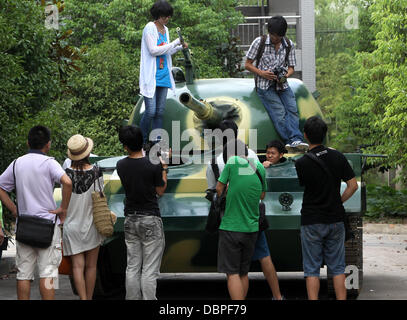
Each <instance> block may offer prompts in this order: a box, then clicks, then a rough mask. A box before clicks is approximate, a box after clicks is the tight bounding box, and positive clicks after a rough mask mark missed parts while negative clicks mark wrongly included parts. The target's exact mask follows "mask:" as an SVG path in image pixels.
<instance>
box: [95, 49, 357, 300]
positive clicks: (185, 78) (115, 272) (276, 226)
mask: <svg viewBox="0 0 407 320" xmlns="http://www.w3.org/2000/svg"><path fill="white" fill-rule="evenodd" d="M183 53H184V58H185V59H184V61H185V70H186V71H185V74H184V72H183V71H182V70H181V69H180V68H174V69H173V75H174V79H175V81H176V90H175V94H174V93H173V92H171V90H169V93H168V97H167V102H166V111H165V114H164V123H163V128H164V129H165V130H166V131H167V132H168V135H169V136H168V139H169V140H168V141H169V146H170V147H171V148H172V150H173V161H172V164H170V167H169V173H168V186H167V189H166V191H165V194H164V195H163V196H162V197H160V199H159V206H160V211H161V216H162V219H163V224H164V230H165V240H166V246H165V252H164V255H163V259H162V264H161V272H162V273H190V272H217V268H216V262H217V240H218V239H217V235H216V234H215V235H213V234H208V233H207V232H206V231H205V224H206V218H207V215H208V211H209V206H210V203H209V202H208V200H206V199H205V195H206V193H205V191H206V189H207V181H206V169H207V165H208V159H210V158H211V157H212V156H213V151H212V147H213V145H211V142H210V141H207V140H206V139H205V130H207V129H216V127H217V125H218V124H219V122H220V121H222V120H223V119H233V120H234V121H235V122H236V123H237V124H238V127H239V138H241V140H243V141H245V142H246V143H247V144H248V145H249V147H250V148H252V149H255V150H257V153H258V156H259V158H260V160H261V161H264V160H265V146H266V144H267V143H268V142H269V141H270V140H273V139H279V138H280V137H279V135H278V134H277V132H276V130H275V129H274V126H273V124H272V122H271V119H270V118H269V116H268V114H267V112H266V110H265V108H264V107H263V104H262V102H261V101H260V99H259V98H258V96H257V94H256V92H255V89H254V82H253V79H252V78H233V79H232V78H229V79H199V80H198V79H195V76H194V72H195V70H194V66H193V63H192V60H191V59H190V54H189V51H188V49H184V50H183ZM288 82H289V85H290V87H291V89H292V90H293V92H294V94H295V97H296V101H297V105H298V108H299V115H300V129H301V130H303V125H304V122H305V120H306V119H307V118H308V117H310V116H313V115H318V116H321V117H322V113H321V110H320V108H319V106H318V104H317V102H316V101H315V100H314V98H313V96H312V95H311V94H310V92H309V91H308V89H307V88H306V87H305V85H304V84H303V82H302V81H300V80H298V79H292V78H290V79H288ZM144 111H145V105H144V101H143V98H142V97H140V98H139V100H138V102H137V104H136V105H135V107H134V110H133V112H132V114H131V115H130V118H129V120H128V121H127V123H128V124H135V125H138V124H139V123H140V120H141V117H142V116H143V113H144ZM253 129H256V130H257V131H254V130H253ZM185 133H187V134H185ZM183 134H185V136H183ZM178 137H181V139H179V138H178ZM188 145H189V146H188ZM185 148H186V149H188V150H189V152H181V150H185ZM215 150H216V151H215V152H216V153H219V152H221V149H220V148H219V146H215ZM286 156H287V157H288V159H289V161H286V162H285V163H282V164H279V165H276V166H273V167H270V168H267V169H266V180H267V184H268V192H267V194H266V197H265V199H264V203H265V205H266V216H267V219H268V222H269V225H270V228H269V230H267V231H266V237H267V240H268V244H269V247H270V248H271V250H270V251H271V254H272V259H273V262H274V264H275V267H276V269H277V271H302V270H303V269H302V268H303V267H302V254H301V242H300V210H301V203H302V196H303V188H302V187H300V185H299V183H298V178H297V174H296V170H295V166H294V160H295V159H296V158H298V157H300V156H301V155H295V154H288V155H286ZM123 157H124V155H123V156H120V157H111V158H106V159H103V158H94V159H95V160H96V161H97V162H98V165H99V166H100V168H102V170H103V174H104V180H105V193H106V195H107V199H108V203H109V207H110V209H111V210H112V211H113V212H115V213H116V215H117V216H118V219H117V223H116V225H115V232H114V235H113V236H112V237H110V238H109V239H107V240H106V241H105V243H104V245H103V246H102V247H101V250H100V254H99V261H98V278H97V285H96V289H95V290H96V291H95V295H108V294H111V293H113V292H116V291H121V292H122V291H123V290H124V283H125V282H124V279H125V270H126V246H125V242H124V229H123V224H124V214H123V212H124V190H123V187H122V185H121V183H120V179H119V177H118V175H117V173H116V171H115V168H116V163H117V161H119V160H120V159H122V158H123ZM346 157H347V159H348V160H349V162H350V164H351V166H352V168H353V170H354V171H355V174H356V176H357V179H358V180H359V183H362V180H361V179H362V161H361V159H362V158H361V155H360V154H346ZM344 188H345V184H344V183H343V185H342V191H343V190H344ZM364 192H365V189H364V188H359V189H358V191H357V192H356V193H355V194H354V195H353V196H352V198H351V199H349V200H348V201H347V202H346V203H345V209H346V211H347V212H348V213H349V214H351V218H352V228H353V229H354V231H355V232H356V238H355V239H353V240H352V241H348V242H347V243H346V262H347V265H352V266H355V267H352V268H353V269H352V268H351V271H352V272H353V274H352V276H353V277H354V278H353V279H354V280H358V281H357V282H358V283H355V281H354V282H353V288H357V287H358V286H357V285H358V284H359V285H360V284H361V281H362V232H361V227H362V220H361V217H362V215H363V212H364V208H365V196H364V194H365V193H364ZM355 268H356V269H355ZM355 270H357V271H358V273H357V275H355ZM251 271H261V269H260V265H259V264H258V263H253V264H252V268H251ZM355 276H356V277H355ZM357 276H359V279H357ZM359 288H360V286H359ZM359 290H360V289H359ZM349 293H352V294H355V293H356V294H357V293H358V289H353V290H351V291H349Z"/></svg>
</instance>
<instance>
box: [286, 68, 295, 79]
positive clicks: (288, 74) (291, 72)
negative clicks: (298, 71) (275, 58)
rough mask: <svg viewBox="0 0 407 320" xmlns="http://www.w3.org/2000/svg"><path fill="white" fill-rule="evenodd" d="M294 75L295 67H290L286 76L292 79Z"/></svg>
mask: <svg viewBox="0 0 407 320" xmlns="http://www.w3.org/2000/svg"><path fill="white" fill-rule="evenodd" d="M293 74H294V67H292V66H290V67H288V70H287V74H286V75H285V76H286V78H288V77H291V76H292V75H293Z"/></svg>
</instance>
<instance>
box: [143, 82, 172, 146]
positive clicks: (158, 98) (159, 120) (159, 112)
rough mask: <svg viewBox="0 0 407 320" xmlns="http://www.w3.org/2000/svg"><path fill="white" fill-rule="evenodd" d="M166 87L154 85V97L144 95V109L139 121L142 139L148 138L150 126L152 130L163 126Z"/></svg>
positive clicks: (145, 140)
mask: <svg viewBox="0 0 407 320" xmlns="http://www.w3.org/2000/svg"><path fill="white" fill-rule="evenodd" d="M167 92H168V88H164V87H156V88H155V93H154V97H152V98H147V97H144V105H145V111H144V115H143V117H142V118H141V121H140V129H141V132H142V133H143V141H144V142H147V141H148V140H149V133H150V127H151V124H152V128H151V129H152V130H154V129H161V128H162V127H163V115H164V110H165V100H166V99H167Z"/></svg>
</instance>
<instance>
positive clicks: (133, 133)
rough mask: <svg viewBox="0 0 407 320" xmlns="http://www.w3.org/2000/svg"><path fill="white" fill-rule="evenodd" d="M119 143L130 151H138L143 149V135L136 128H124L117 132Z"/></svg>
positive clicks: (132, 126)
mask: <svg viewBox="0 0 407 320" xmlns="http://www.w3.org/2000/svg"><path fill="white" fill-rule="evenodd" d="M119 141H120V142H121V143H122V144H123V146H126V147H127V148H129V149H130V150H131V151H133V152H134V151H140V150H141V148H142V147H143V133H142V132H141V129H140V128H139V127H137V126H134V125H131V126H124V127H121V128H120V130H119Z"/></svg>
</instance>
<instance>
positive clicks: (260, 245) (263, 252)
mask: <svg viewBox="0 0 407 320" xmlns="http://www.w3.org/2000/svg"><path fill="white" fill-rule="evenodd" d="M269 255H270V251H269V246H268V245H267V239H266V234H265V233H264V231H262V232H260V233H259V236H258V237H257V241H256V247H255V249H254V254H253V257H252V261H256V260H260V259H263V258H265V257H267V256H269Z"/></svg>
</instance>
